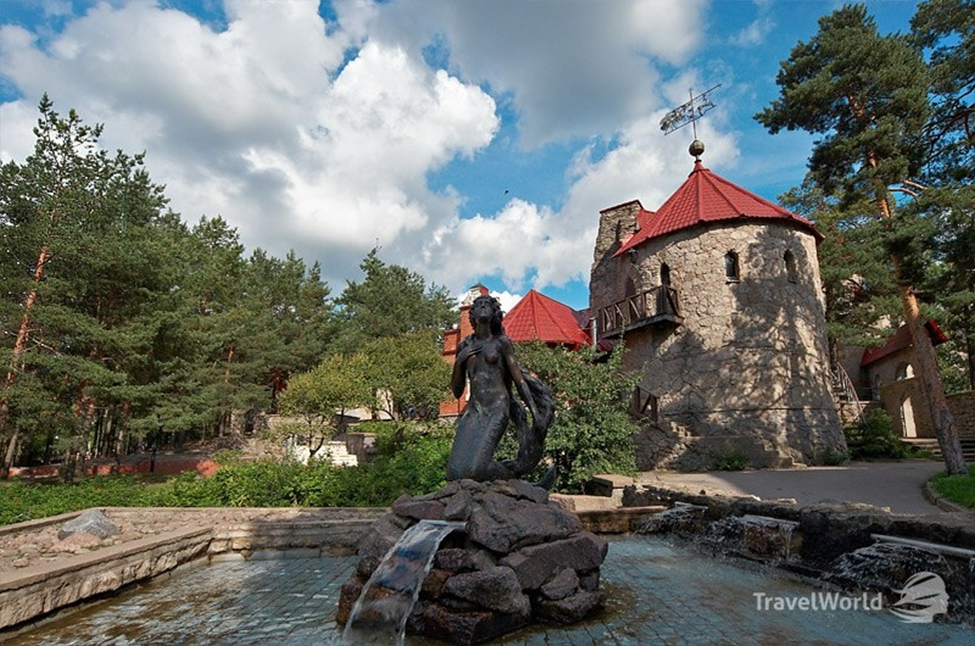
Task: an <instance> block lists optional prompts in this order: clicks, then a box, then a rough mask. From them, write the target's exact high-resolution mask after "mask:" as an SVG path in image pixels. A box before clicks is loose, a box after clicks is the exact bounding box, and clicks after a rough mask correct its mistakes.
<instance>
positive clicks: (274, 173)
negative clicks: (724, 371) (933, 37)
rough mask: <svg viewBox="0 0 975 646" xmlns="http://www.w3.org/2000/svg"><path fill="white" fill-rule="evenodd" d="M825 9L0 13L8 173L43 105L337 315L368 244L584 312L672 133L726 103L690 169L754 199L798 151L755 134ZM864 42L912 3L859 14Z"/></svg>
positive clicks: (134, 5)
mask: <svg viewBox="0 0 975 646" xmlns="http://www.w3.org/2000/svg"><path fill="white" fill-rule="evenodd" d="M839 6H840V4H839V3H835V2H830V1H821V0H793V1H786V0H755V1H749V0H733V1H732V0H713V1H711V2H706V1H703V0H700V1H694V0H632V1H629V0H615V1H612V2H586V1H583V0H521V1H514V0H494V1H491V2H488V1H483V2H456V1H452V0H389V1H387V2H370V1H369V0H337V1H335V2H322V3H319V2H317V0H308V1H303V0H155V1H154V0H111V1H102V2H91V1H88V0H3V2H2V4H0V159H2V160H3V161H9V160H12V159H13V160H17V161H20V160H23V159H24V158H25V157H26V155H28V154H29V153H30V151H31V149H32V146H33V139H32V133H31V127H32V126H33V124H34V122H35V121H36V119H37V104H38V101H39V99H40V96H41V94H42V93H43V92H47V93H48V94H49V95H50V97H51V99H52V100H53V101H54V104H55V109H57V110H58V111H59V112H67V111H68V109H70V108H75V109H77V110H78V112H79V113H80V114H81V116H82V118H83V119H85V121H87V122H89V123H104V124H105V131H104V134H103V138H102V141H103V144H104V145H105V147H106V148H109V149H114V148H122V149H124V150H126V151H128V152H138V151H141V150H145V151H146V152H147V157H146V160H147V166H148V169H149V172H150V174H151V176H152V178H153V179H154V180H155V181H156V182H158V183H162V184H165V185H166V193H167V195H168V196H169V198H170V200H171V204H170V206H171V207H172V209H173V210H174V211H176V212H178V213H180V214H181V215H182V217H183V219H184V220H185V221H187V222H189V223H193V222H196V221H197V220H198V219H199V218H200V217H201V216H203V215H206V216H216V215H220V216H222V217H224V218H225V219H227V220H228V221H229V222H230V223H231V224H232V225H233V226H235V227H236V228H237V229H238V231H239V232H240V235H241V239H242V241H243V242H244V244H245V245H246V246H247V247H248V248H249V249H253V248H255V247H261V248H264V249H266V250H268V251H270V252H271V253H274V254H275V255H279V256H283V255H284V254H285V253H286V252H287V251H288V250H289V249H294V250H295V251H296V252H297V253H298V254H299V255H300V256H301V257H303V258H305V259H306V260H307V261H309V262H311V261H313V260H318V261H321V263H322V265H323V274H324V277H325V278H326V280H327V281H328V282H329V284H330V286H331V287H332V291H333V293H335V294H338V293H339V292H341V290H342V288H343V287H344V285H345V281H346V280H347V279H353V280H355V279H358V278H359V277H360V273H359V270H358V264H359V262H360V261H361V259H362V258H363V256H364V255H365V254H366V253H368V252H369V250H370V249H372V248H373V247H375V246H377V244H378V246H379V247H380V257H381V258H382V259H383V260H385V261H386V262H389V263H397V264H402V265H405V266H407V267H409V268H411V269H413V270H415V271H418V272H420V273H422V274H423V275H424V276H426V277H427V278H428V279H429V280H431V281H434V282H436V283H437V284H440V285H444V286H446V287H447V288H449V289H450V291H451V292H452V293H454V294H457V295H460V294H462V293H463V292H464V291H465V290H466V288H467V287H468V286H469V285H471V284H473V283H475V282H482V283H484V284H485V285H487V286H488V287H489V288H491V289H492V290H493V291H495V292H496V293H498V294H500V295H501V296H502V302H503V303H505V304H506V305H507V306H508V307H510V305H512V304H513V302H514V301H515V300H516V298H517V297H518V296H520V295H523V294H524V293H525V292H526V291H527V290H528V289H531V288H536V289H539V290H540V291H542V292H543V293H545V294H547V295H549V296H552V297H554V298H557V299H559V300H561V301H563V302H565V303H567V304H569V305H571V306H572V307H575V308H577V309H581V308H584V307H586V306H587V304H588V290H587V282H588V274H589V266H590V264H591V262H592V245H593V241H594V239H595V233H596V225H597V222H598V216H599V210H600V209H601V208H605V207H607V206H612V205H614V204H618V203H620V202H625V201H628V200H632V199H639V200H640V201H641V202H642V203H643V205H644V206H645V207H646V208H648V209H655V208H657V207H658V206H659V205H660V204H661V203H662V202H663V200H664V199H666V197H667V196H668V195H669V194H670V193H671V192H673V190H674V189H675V188H676V187H677V186H678V185H679V184H680V183H681V182H682V181H683V180H684V178H685V177H686V176H687V174H688V173H689V172H690V170H691V164H692V161H691V158H690V157H689V156H688V154H687V146H688V144H689V143H690V140H691V138H692V134H691V129H690V128H689V127H688V128H684V129H682V130H678V131H676V132H674V133H672V134H669V135H666V136H665V135H664V134H663V133H662V132H661V131H660V128H659V122H660V119H661V118H662V117H663V115H664V114H666V112H667V111H668V110H669V109H671V108H673V107H675V106H677V105H679V104H680V103H682V102H684V101H686V100H687V98H688V92H689V90H691V89H693V90H695V91H696V92H699V91H701V90H704V89H707V88H709V87H711V86H714V85H717V84H720V85H721V86H720V88H718V89H717V90H715V91H714V92H713V93H712V95H711V97H712V99H713V101H714V102H715V103H716V104H717V107H716V108H715V109H714V110H712V111H711V112H709V113H708V114H707V116H706V117H705V118H704V119H703V120H702V121H701V122H700V123H699V125H698V137H699V138H700V139H702V140H703V141H704V142H705V144H706V146H707V151H706V152H705V154H704V162H705V164H706V165H707V166H708V167H709V168H711V169H712V170H713V171H715V172H717V173H718V174H720V175H722V176H724V177H726V178H728V179H730V180H732V181H734V182H736V183H738V184H740V185H742V186H744V187H746V188H748V189H750V190H752V191H755V192H756V193H759V194H760V195H763V196H764V197H766V198H769V199H773V200H774V199H776V197H777V196H778V195H780V194H782V193H783V192H785V191H786V190H788V189H789V188H790V187H792V186H795V185H798V184H799V183H800V182H801V181H802V177H803V175H804V173H805V164H806V159H807V158H808V155H809V152H810V147H811V144H812V141H813V138H812V137H811V136H809V135H806V134H804V133H784V134H779V135H776V136H771V135H769V134H768V133H767V132H765V130H764V129H763V128H762V127H761V126H760V125H759V124H757V123H756V122H755V121H754V120H753V119H752V116H753V115H754V114H755V113H756V112H758V111H759V110H761V109H762V108H763V107H764V106H766V105H767V104H768V103H769V102H770V101H772V100H773V99H774V98H775V97H776V96H777V94H778V88H777V86H776V85H775V75H776V72H777V71H778V67H779V62H780V61H782V60H784V59H785V58H787V57H788V54H789V51H790V50H791V49H792V47H793V46H795V44H796V43H797V42H798V41H799V40H806V39H808V38H809V37H810V36H812V35H813V34H814V33H815V32H816V29H817V20H818V18H819V17H821V16H823V15H826V14H828V13H830V12H831V11H833V10H835V9H836V8H838V7H839ZM867 7H868V9H869V10H870V12H871V13H872V14H873V15H874V17H875V19H876V21H877V23H878V26H879V28H880V30H881V32H882V33H890V32H895V31H902V32H904V31H907V30H908V28H909V21H910V18H911V16H912V15H913V13H914V8H915V3H914V2H906V1H903V2H902V1H898V0H884V1H876V2H868V3H867Z"/></svg>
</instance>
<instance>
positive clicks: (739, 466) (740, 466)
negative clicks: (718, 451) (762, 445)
mask: <svg viewBox="0 0 975 646" xmlns="http://www.w3.org/2000/svg"><path fill="white" fill-rule="evenodd" d="M746 467H748V456H747V455H746V454H745V452H744V451H742V450H740V449H731V450H730V451H728V452H727V453H725V454H723V455H719V456H717V457H716V458H715V464H714V468H715V469H717V470H718V471H743V470H744V469H745V468H746Z"/></svg>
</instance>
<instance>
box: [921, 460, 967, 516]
mask: <svg viewBox="0 0 975 646" xmlns="http://www.w3.org/2000/svg"><path fill="white" fill-rule="evenodd" d="M931 486H933V487H934V490H935V491H937V492H938V494H939V495H941V496H943V497H944V498H945V499H947V500H950V501H951V502H953V503H956V504H959V505H963V506H965V507H968V508H970V509H975V465H973V466H971V467H969V468H968V473H967V474H955V475H948V474H947V473H939V474H938V475H936V476H934V477H933V478H931Z"/></svg>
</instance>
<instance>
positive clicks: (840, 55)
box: [756, 5, 967, 473]
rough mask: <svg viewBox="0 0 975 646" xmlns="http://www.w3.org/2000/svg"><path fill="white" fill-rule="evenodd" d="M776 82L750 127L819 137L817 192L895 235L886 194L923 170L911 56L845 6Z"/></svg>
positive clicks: (901, 279)
mask: <svg viewBox="0 0 975 646" xmlns="http://www.w3.org/2000/svg"><path fill="white" fill-rule="evenodd" d="M776 82H777V84H778V85H779V88H780V90H781V93H780V96H779V98H778V99H776V100H774V101H773V102H772V104H771V105H770V106H769V107H767V108H766V109H765V110H763V111H762V112H760V113H758V114H757V115H756V119H757V120H758V121H759V122H761V123H762V124H763V125H764V126H765V127H766V128H767V129H768V130H769V131H770V132H771V133H772V134H775V133H777V132H779V131H780V130H782V129H783V128H785V129H789V130H796V129H801V130H806V131H809V132H814V133H819V134H823V135H825V136H824V138H823V139H821V140H819V141H818V142H817V143H816V144H815V147H814V149H813V152H812V155H811V157H810V161H809V167H810V173H811V175H812V177H813V178H814V179H815V181H816V182H817V184H818V185H819V186H820V187H821V188H822V189H823V190H824V192H826V193H827V194H832V193H834V192H836V191H842V194H843V195H844V196H847V197H850V198H853V197H854V196H857V197H860V198H866V199H869V200H871V202H872V203H873V206H874V212H875V213H876V214H878V215H879V216H880V217H881V218H883V220H884V222H885V223H887V226H889V227H894V226H896V224H895V221H894V220H895V218H894V216H895V213H894V209H895V204H894V201H893V200H892V198H891V193H890V190H889V188H888V187H890V186H897V185H901V184H902V183H903V182H904V181H905V180H909V179H910V178H912V177H916V176H917V173H918V172H919V171H920V169H921V167H922V164H923V161H924V159H923V150H924V147H923V146H922V145H921V141H922V135H923V130H924V125H925V123H926V122H927V119H928V115H929V109H930V105H929V102H928V96H927V90H928V87H929V77H928V72H927V68H926V67H925V65H924V61H923V60H922V58H921V57H920V55H919V54H918V53H917V51H916V50H915V49H913V48H912V47H911V46H910V44H909V42H908V41H907V39H906V38H904V37H902V36H899V35H893V36H881V35H880V34H879V33H878V32H877V27H876V24H875V22H874V21H873V19H872V18H871V17H869V16H868V15H867V11H866V8H865V7H864V6H863V5H846V6H844V7H843V8H841V9H839V10H837V11H835V12H833V13H832V14H830V15H828V16H824V17H823V18H821V19H820V20H819V31H818V32H817V33H816V34H815V35H814V36H813V37H812V39H810V40H809V41H808V42H800V43H798V44H797V45H796V46H795V47H794V48H793V49H792V52H791V53H790V57H789V59H788V60H786V61H783V62H782V63H781V67H780V69H779V73H778V75H777V77H776ZM890 261H891V265H892V268H893V273H894V276H895V277H896V279H897V281H898V284H899V293H900V299H901V306H902V310H903V317H904V320H905V323H906V325H907V327H908V329H909V330H910V333H911V339H912V341H913V343H914V348H915V356H916V359H917V364H918V365H917V376H918V379H919V380H920V383H921V384H922V386H923V391H924V393H925V397H926V399H927V401H928V404H929V407H930V409H931V414H932V416H933V421H934V427H935V429H936V432H937V435H938V441H939V444H940V446H941V450H942V454H943V455H944V459H945V465H946V467H947V470H948V472H949V473H966V472H967V468H966V465H965V460H964V457H963V456H962V453H961V446H960V444H959V441H958V429H957V425H956V424H955V420H954V418H953V416H952V414H951V411H950V410H949V409H948V404H947V400H946V399H945V394H944V389H943V386H942V384H941V379H940V376H939V374H938V366H937V360H936V357H935V353H934V348H933V346H932V345H931V342H930V339H929V338H928V336H927V332H926V328H925V326H924V323H923V321H922V319H921V313H920V308H919V306H918V299H917V294H916V292H915V289H914V285H913V283H912V282H911V281H910V280H909V279H908V277H907V274H908V273H909V272H908V271H906V269H907V268H906V267H905V266H904V260H903V258H902V257H901V256H900V255H899V254H897V253H896V252H894V253H891V255H890Z"/></svg>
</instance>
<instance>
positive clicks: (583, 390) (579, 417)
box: [517, 342, 638, 493]
mask: <svg viewBox="0 0 975 646" xmlns="http://www.w3.org/2000/svg"><path fill="white" fill-rule="evenodd" d="M517 355H518V358H519V360H520V362H521V364H522V365H523V366H524V367H525V369H526V370H528V371H530V372H532V373H535V374H536V375H538V378H539V379H540V380H541V381H542V382H543V383H545V384H546V385H548V386H549V387H550V388H551V389H552V392H553V393H554V394H555V399H556V407H555V421H554V422H553V424H552V427H551V428H550V429H549V432H548V438H547V439H546V442H545V454H546V456H549V457H550V458H552V459H553V460H554V461H555V464H556V466H557V468H558V484H557V488H558V490H559V491H563V492H567V493H582V492H583V491H584V487H585V484H586V483H587V482H588V481H589V480H590V479H591V478H592V476H593V475H595V474H597V473H633V472H635V471H636V463H635V458H634V453H633V436H634V435H635V434H636V432H637V431H638V428H637V427H636V425H635V424H634V423H633V420H632V419H631V418H630V416H629V414H628V412H627V410H628V409H627V403H626V402H628V401H629V400H628V397H629V395H630V393H631V392H632V390H633V387H634V386H635V384H636V377H634V376H632V375H626V374H624V373H623V372H622V371H621V366H622V357H623V355H622V348H617V349H616V350H615V351H614V352H613V354H612V355H610V356H608V357H606V356H601V355H600V354H599V353H598V352H596V351H595V350H594V349H593V348H590V347H585V348H581V349H580V350H578V351H577V352H571V351H569V350H566V349H565V348H549V347H547V346H545V345H544V344H543V343H540V342H533V343H527V344H519V345H518V348H517Z"/></svg>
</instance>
